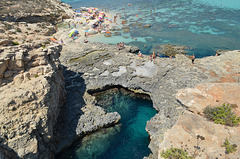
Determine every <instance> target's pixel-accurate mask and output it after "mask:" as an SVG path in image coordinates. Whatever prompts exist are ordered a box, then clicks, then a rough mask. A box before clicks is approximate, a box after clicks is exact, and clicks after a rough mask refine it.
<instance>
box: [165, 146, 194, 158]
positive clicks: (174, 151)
mask: <svg viewBox="0 0 240 159" xmlns="http://www.w3.org/2000/svg"><path fill="white" fill-rule="evenodd" d="M161 157H163V158H164V159H192V157H191V156H188V152H186V151H184V150H183V149H179V148H170V149H168V150H166V151H162V153H161Z"/></svg>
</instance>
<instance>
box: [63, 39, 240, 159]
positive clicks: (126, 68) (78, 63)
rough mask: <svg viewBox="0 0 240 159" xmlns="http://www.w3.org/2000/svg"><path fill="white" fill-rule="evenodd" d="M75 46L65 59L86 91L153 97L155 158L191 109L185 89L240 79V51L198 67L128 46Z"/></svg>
mask: <svg viewBox="0 0 240 159" xmlns="http://www.w3.org/2000/svg"><path fill="white" fill-rule="evenodd" d="M69 45H70V46H69V47H67V48H66V49H65V50H64V51H63V53H62V56H61V58H60V60H61V62H62V63H63V65H64V66H66V67H67V68H68V70H71V71H72V72H76V73H77V74H78V75H79V76H80V77H81V78H82V80H83V81H84V85H85V86H84V87H85V89H86V92H88V91H89V90H95V89H101V88H105V87H107V86H112V85H121V86H123V87H126V88H128V89H131V90H134V91H136V92H145V93H148V94H150V96H151V99H152V101H153V106H154V108H155V109H156V110H157V111H158V114H156V115H155V116H154V117H153V118H152V119H151V120H150V121H149V122H148V124H147V127H146V130H147V131H148V133H149V134H150V138H151V142H150V145H149V147H150V149H151V150H152V152H153V154H152V155H150V156H149V158H158V157H159V154H160V150H161V146H162V145H161V143H162V141H163V139H164V133H165V132H166V131H167V130H168V129H170V128H171V127H172V126H173V125H175V123H176V122H177V120H178V118H179V116H180V115H181V114H182V113H183V112H184V111H185V110H186V107H185V106H184V105H183V104H182V103H181V102H179V101H178V100H177V99H176V98H175V95H176V93H177V91H178V90H179V89H184V88H188V87H190V88H192V87H194V86H196V85H197V84H201V83H214V82H218V83H219V82H226V81H231V82H236V81H237V80H238V77H239V71H238V69H237V68H239V61H238V59H239V57H240V53H239V52H238V51H232V52H228V53H224V54H222V55H221V56H218V57H206V58H202V59H196V60H195V64H192V63H191V60H190V59H188V58H187V57H186V56H184V55H177V56H176V58H169V59H168V58H157V59H156V60H154V62H153V63H151V62H149V59H148V57H145V56H144V58H138V57H137V55H135V54H132V53H129V49H127V48H128V47H126V49H123V50H120V51H118V50H117V49H116V47H115V46H112V45H105V44H100V43H94V44H78V46H75V45H74V44H69ZM76 48H77V49H76ZM223 77H224V79H223Z"/></svg>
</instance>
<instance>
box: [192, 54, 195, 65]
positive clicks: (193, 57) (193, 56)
mask: <svg viewBox="0 0 240 159" xmlns="http://www.w3.org/2000/svg"><path fill="white" fill-rule="evenodd" d="M194 60H195V55H194V54H193V55H192V64H194Z"/></svg>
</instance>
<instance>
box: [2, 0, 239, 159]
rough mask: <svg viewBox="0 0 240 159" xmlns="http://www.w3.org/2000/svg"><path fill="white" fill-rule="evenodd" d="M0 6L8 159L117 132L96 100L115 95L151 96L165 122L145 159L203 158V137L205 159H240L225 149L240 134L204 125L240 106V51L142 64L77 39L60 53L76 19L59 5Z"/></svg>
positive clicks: (152, 124)
mask: <svg viewBox="0 0 240 159" xmlns="http://www.w3.org/2000/svg"><path fill="white" fill-rule="evenodd" d="M0 4H1V8H0V19H1V20H4V21H1V23H0V37H1V40H0V46H1V48H0V84H1V86H0V92H1V93H0V109H1V113H0V123H1V124H0V158H3V159H15V158H33V159H35V158H40V159H43V158H44V159H48V158H49V159H52V158H54V155H55V154H56V153H58V152H60V151H62V150H63V149H64V148H66V147H68V146H70V145H71V144H72V143H73V142H74V141H75V140H76V139H78V138H81V137H82V136H84V135H87V134H89V133H92V132H94V131H96V130H98V129H100V128H102V127H108V126H111V125H114V124H116V123H117V122H119V120H120V118H121V117H120V115H119V114H118V113H117V112H112V113H106V112H105V110H104V109H103V108H102V107H100V106H97V105H96V100H95V97H94V96H92V95H91V93H92V92H94V91H99V90H104V89H108V88H110V87H112V86H122V87H124V88H127V89H129V90H131V91H133V92H136V93H143V94H148V95H149V96H150V98H151V100H152V101H153V107H154V108H155V109H156V110H157V112H158V113H157V114H156V115H155V116H154V117H152V119H151V120H150V121H149V122H148V123H147V126H146V131H147V132H148V134H149V135H150V145H149V148H150V149H151V151H152V153H151V154H150V155H149V156H148V157H146V158H149V159H150V158H151V159H156V158H161V152H162V151H163V150H166V149H168V148H171V147H178V148H181V147H184V148H186V149H188V150H189V153H190V154H191V153H195V152H196V143H198V137H197V136H198V135H201V136H203V137H204V139H205V140H204V141H201V143H200V144H198V145H197V149H198V150H199V147H200V150H201V152H200V151H198V158H216V157H217V158H226V157H229V158H237V157H238V156H239V155H240V154H239V153H240V151H239V148H238V149H237V151H236V152H235V153H233V154H226V153H225V149H224V148H223V147H221V145H222V144H223V142H224V140H225V139H226V138H228V139H229V140H230V142H231V143H234V144H236V145H240V141H239V139H238V134H239V132H240V129H239V126H236V127H229V126H222V125H218V124H214V123H213V122H211V121H209V120H207V119H206V118H204V116H203V110H204V108H205V107H206V106H219V105H221V104H223V103H230V104H236V106H239V104H240V101H239V81H240V79H239V78H240V72H239V68H240V65H239V63H240V61H239V59H240V51H237V50H235V51H222V52H221V55H220V56H214V57H213V56H210V57H205V58H202V59H196V60H195V63H194V64H192V61H191V60H190V59H189V58H187V57H186V56H185V55H183V54H177V55H176V58H159V57H157V58H156V59H154V61H153V62H151V61H150V60H149V57H148V56H145V55H143V58H141V57H138V56H137V55H136V52H137V51H138V48H136V47H133V46H125V47H124V48H123V49H120V50H119V49H118V48H117V47H116V46H114V45H108V44H102V43H83V42H82V41H80V40H79V41H77V42H76V41H74V39H71V38H69V37H68V35H65V36H63V37H66V38H69V39H67V40H66V45H63V44H62V45H59V44H56V43H53V42H52V41H51V40H50V38H51V36H52V35H53V34H54V33H56V32H57V31H58V32H59V33H61V34H68V33H65V32H66V30H61V28H59V29H57V28H56V26H55V24H56V23H57V22H59V21H62V20H63V19H65V18H69V17H70V16H72V13H73V11H72V10H71V9H70V6H68V5H66V4H64V3H61V2H60V1H57V0H54V1H50V0H49V1H48V0H44V1H37V0H36V1H24V0H21V1H18V3H16V1H6V0H4V1H1V2H0ZM43 4H44V6H45V4H49V7H48V8H41V7H42V6H43ZM24 6H27V7H24ZM16 8H18V9H19V10H20V12H17V13H15V12H14V11H15V10H16ZM33 8H35V9H33ZM69 21H71V20H69ZM149 27H150V26H149ZM69 30H70V28H69ZM55 36H56V37H57V38H60V36H59V34H55ZM79 39H80V38H79ZM182 49H183V48H182ZM182 49H180V50H182ZM177 50H179V48H177ZM239 112H240V110H239V108H238V107H236V114H237V115H239ZM185 145H187V146H185Z"/></svg>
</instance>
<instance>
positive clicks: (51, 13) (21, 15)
mask: <svg viewBox="0 0 240 159" xmlns="http://www.w3.org/2000/svg"><path fill="white" fill-rule="evenodd" d="M69 8H71V6H70V5H67V4H65V3H62V2H61V1H59V0H31V1H29V0H18V1H8V0H1V1H0V20H4V21H14V22H29V23H36V22H51V23H56V22H61V21H62V20H63V19H66V18H69V17H70V16H71V14H72V13H73V11H71V10H70V9H69Z"/></svg>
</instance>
